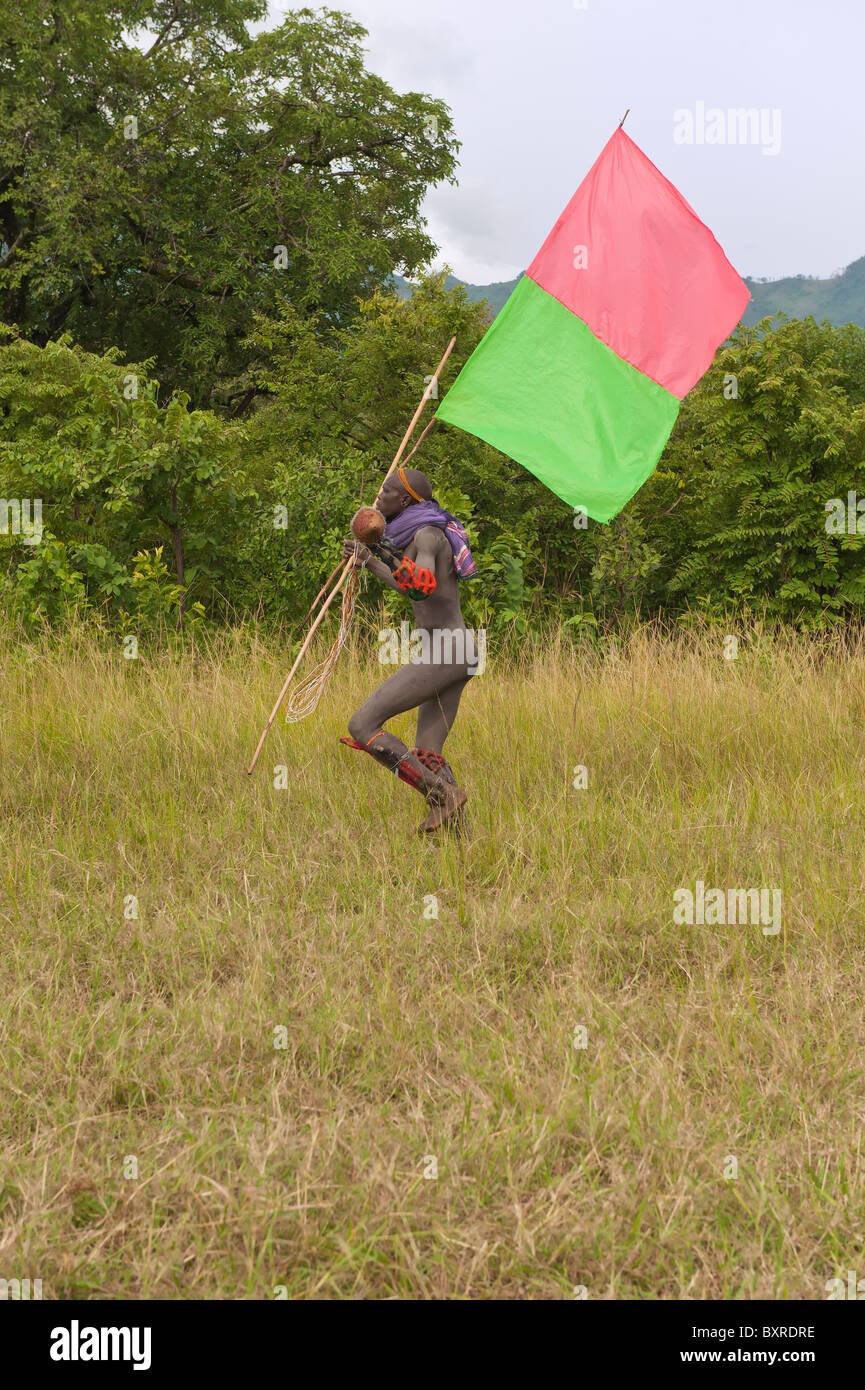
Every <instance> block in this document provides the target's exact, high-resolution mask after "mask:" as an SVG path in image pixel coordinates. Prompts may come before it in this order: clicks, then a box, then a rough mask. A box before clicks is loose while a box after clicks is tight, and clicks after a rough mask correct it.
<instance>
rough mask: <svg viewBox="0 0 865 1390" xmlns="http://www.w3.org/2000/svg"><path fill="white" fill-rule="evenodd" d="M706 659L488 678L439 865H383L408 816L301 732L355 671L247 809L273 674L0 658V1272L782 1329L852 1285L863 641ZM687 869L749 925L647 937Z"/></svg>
mask: <svg viewBox="0 0 865 1390" xmlns="http://www.w3.org/2000/svg"><path fill="white" fill-rule="evenodd" d="M722 641H723V638H722V635H713V634H712V633H711V632H706V633H685V634H683V635H681V636H679V637H677V638H675V639H672V638H671V639H666V638H662V637H659V636H653V635H652V634H651V633H650V632H648V631H645V630H644V631H642V632H638V633H637V634H636V635H635V636H634V637H633V638H632V639H631V640H630V641H629V642H628V643H627V644H623V645H622V644H620V645H618V646H617V645H615V644H614V645H611V646H607V647H606V648H605V649H604V651H603V653H599V652H595V651H594V650H590V649H587V650H585V651H582V650H581V651H580V652H579V653H577V651H576V650H575V649H573V648H572V647H569V646H568V645H567V644H566V643H563V642H561V641H559V640H551V641H550V642H549V644H548V645H547V646H545V647H542V648H541V647H536V648H532V649H530V650H527V651H526V652H525V654H524V659H523V660H522V661H521V662H518V663H515V662H510V663H504V662H503V661H501V660H499V661H497V660H496V655H495V651H494V650H493V651H492V652H491V656H490V660H489V664H488V667H487V671H486V673H485V674H484V675H483V676H481V677H478V678H477V679H476V680H475V682H474V683H473V686H471V687H470V688H469V689H468V691H467V693H466V695H465V697H464V700H463V706H462V710H461V714H460V719H459V721H458V723H457V726H456V729H455V732H454V735H453V737H452V739H451V740H450V741H449V743H448V745H447V748H446V752H447V754H448V756H449V757H450V759H451V761H452V762H453V763H454V766H455V770H456V772H457V775H458V777H459V779H460V781H461V782H462V783H463V784H464V785H465V787H466V789H467V791H468V793H469V798H470V806H471V813H472V822H473V833H472V835H471V838H470V839H469V840H468V841H467V842H463V843H461V842H459V841H454V840H446V841H445V842H439V843H437V842H428V841H424V840H419V839H417V838H416V837H415V835H414V829H415V826H416V825H417V824H418V823H419V822H420V820H421V819H422V817H423V814H424V810H423V803H422V801H421V799H420V797H418V796H417V795H416V794H415V793H413V792H412V791H411V790H410V788H408V787H407V786H404V785H403V784H402V783H400V782H398V781H397V780H396V779H395V778H392V777H388V776H387V774H386V773H384V772H383V771H382V770H381V769H380V768H378V767H377V766H375V764H374V763H373V762H372V760H371V759H368V758H365V757H363V756H362V755H361V754H359V753H354V752H352V751H350V750H348V749H345V748H341V747H340V746H339V745H338V743H337V742H336V739H337V736H338V735H339V734H341V733H345V731H346V721H347V718H348V715H349V713H350V712H351V711H352V709H354V708H355V707H356V705H358V704H359V703H360V702H361V700H362V699H363V698H364V697H365V695H366V694H367V693H368V692H369V690H370V689H371V688H372V686H373V684H374V683H375V682H376V681H378V680H379V679H381V677H382V675H383V674H387V672H382V668H380V667H378V666H377V665H376V664H375V662H374V659H373V658H369V659H365V660H364V661H362V662H361V661H359V660H358V658H356V657H355V658H352V657H349V656H346V657H344V659H343V662H342V664H341V666H340V667H339V669H338V670H337V672H336V675H335V676H334V678H333V680H332V682H331V684H330V686H329V687H328V690H327V692H326V695H325V697H324V700H323V701H322V704H321V706H320V708H319V710H318V713H317V714H316V715H314V716H313V717H312V718H311V719H309V720H308V721H307V722H306V723H304V724H301V725H298V726H295V727H286V726H285V725H284V724H282V723H281V722H280V723H278V724H277V725H276V727H275V728H274V730H273V732H272V734H271V737H270V739H269V741H268V743H267V745H266V748H265V754H264V757H263V759H262V762H261V763H260V765H259V768H258V770H257V772H256V774H255V775H254V776H253V777H252V778H250V777H248V776H247V773H246V766H247V764H248V761H249V758H250V756H251V753H252V750H253V748H254V747H255V743H256V740H257V737H258V733H259V731H260V728H261V726H262V724H263V722H264V718H265V716H266V714H267V712H268V711H269V708H270V705H271V703H272V701H273V698H274V696H275V693H276V691H277V690H278V689H279V686H280V684H281V683H282V679H283V676H284V674H285V671H286V669H287V664H288V653H287V650H286V648H282V649H279V648H278V647H277V646H276V644H274V643H266V642H264V641H262V640H260V639H258V638H255V637H251V636H249V635H247V634H243V633H237V634H233V635H232V634H229V635H227V636H223V637H221V638H220V639H219V640H218V641H216V642H215V643H214V644H213V646H212V647H211V649H210V650H208V651H204V652H199V653H198V654H195V653H193V652H186V653H185V654H184V653H181V654H174V655H171V654H170V653H169V652H161V653H160V652H159V651H150V650H149V648H148V645H147V643H146V642H142V646H141V651H140V655H139V658H138V659H137V660H125V659H124V658H123V656H122V653H121V651H120V648H119V645H118V647H117V649H116V650H112V649H108V648H107V647H106V645H105V644H104V643H103V645H102V646H101V647H100V646H98V645H97V644H95V643H94V642H93V641H92V640H91V639H89V638H87V637H85V636H83V635H79V636H75V635H70V636H69V637H67V638H66V639H65V640H64V641H63V642H62V643H60V644H59V645H55V646H51V645H48V644H46V643H42V644H41V645H40V644H26V643H11V644H10V645H8V646H7V647H6V648H5V649H3V650H2V653H0V668H2V669H0V702H2V710H3V716H2V717H3V766H2V795H0V815H2V819H0V848H2V857H0V865H2V868H0V924H2V933H3V951H2V957H0V987H2V996H3V1000H4V1005H3V1009H2V1015H0V1039H2V1073H0V1087H2V1111H0V1116H2V1119H0V1124H2V1178H0V1190H2V1211H0V1276H3V1277H6V1278H13V1277H27V1276H29V1277H31V1278H38V1277H41V1278H42V1280H43V1291H44V1297H45V1298H71V1297H85V1298H114V1297H121V1298H151V1297H159V1298H204V1299H212V1298H257V1299H258V1298H260V1299H272V1298H273V1297H274V1296H275V1290H277V1289H279V1288H280V1287H283V1288H284V1289H285V1290H286V1292H287V1296H288V1297H289V1298H310V1297H317V1298H393V1297H398V1298H423V1299H427V1298H441V1297H450V1298H489V1297H494V1298H573V1297H574V1296H575V1294H574V1290H575V1288H579V1286H581V1287H582V1288H583V1289H585V1291H586V1295H587V1296H588V1297H589V1298H590V1299H609V1298H618V1299H635V1298H651V1299H673V1298H689V1299H720V1298H755V1297H769V1298H778V1299H785V1298H786V1299H797V1298H817V1299H821V1298H824V1297H825V1296H826V1294H825V1284H826V1281H827V1280H828V1279H830V1278H832V1277H834V1276H836V1275H841V1276H842V1277H843V1276H845V1275H846V1271H847V1270H848V1269H853V1270H857V1269H858V1270H859V1272H860V1274H862V1275H865V1254H863V1238H865V1183H863V1163H865V1156H863V1153H862V1133H863V1123H865V1086H863V1060H862V1058H863V1047H862V1044H863V1023H862V1007H863V1005H862V1001H863V991H865V963H863V961H865V956H863V935H865V933H863V920H865V909H863V896H865V856H863V844H865V825H863V821H865V814H863V808H865V795H863V769H865V677H863V656H865V651H863V648H862V646H861V645H860V646H859V647H858V648H856V649H851V648H850V647H848V648H847V649H846V651H843V650H841V649H840V648H838V649H834V648H832V647H831V646H823V647H820V646H816V645H813V644H807V643H805V642H804V641H800V642H798V643H797V642H796V641H795V640H794V639H788V640H785V641H775V642H772V641H769V640H768V639H767V638H761V637H760V634H759V633H751V634H750V635H748V634H744V635H743V636H742V638H741V643H740V648H739V656H738V659H737V660H725V659H724V656H723V647H722ZM393 727H394V728H395V730H396V731H397V732H403V733H407V734H408V736H409V739H410V741H413V732H414V730H413V725H412V724H411V723H410V722H409V720H408V719H405V720H399V721H396V722H395V724H394V726H393ZM279 764H284V765H286V766H287V768H288V779H287V780H288V785H287V787H285V788H277V787H275V785H274V767H275V766H276V765H279ZM577 765H583V766H585V768H586V770H587V780H588V785H587V787H586V788H585V789H582V788H580V789H577V788H575V787H574V785H573V783H574V780H575V779H574V768H575V767H576V766H577ZM698 879H699V880H702V881H704V882H705V884H706V885H707V886H720V887H742V888H748V887H770V888H776V887H777V888H780V889H781V890H782V894H783V916H782V923H781V930H780V931H779V932H778V933H777V934H776V935H767V934H764V932H763V930H762V929H761V927H760V926H759V925H754V924H745V925H733V926H706V925H703V926H687V925H684V926H683V925H677V924H676V923H675V922H674V916H673V913H674V903H673V893H674V892H675V890H676V889H677V888H679V887H691V888H692V889H693V888H694V885H695V882H696V881H697V880H698ZM430 895H434V897H435V899H436V902H437V911H438V916H437V918H436V917H434V916H433V915H432V913H433V912H434V911H435V907H436V904H434V903H433V901H432V898H431V897H430ZM132 897H134V898H136V899H137V902H138V917H137V920H136V919H135V918H134V917H131V916H128V915H126V916H125V915H124V913H126V914H129V913H131V912H132V911H133V910H134V905H133V904H132V903H131V902H130V899H131V898H132ZM124 904H125V906H124ZM581 1026H582V1027H584V1028H585V1029H586V1033H585V1035H582V1034H580V1033H579V1032H577V1033H576V1034H575V1029H577V1030H579V1028H580V1027H581ZM279 1030H283V1031H279ZM582 1041H585V1044H586V1045H585V1046H579V1045H576V1046H575V1043H577V1044H579V1043H581V1042H582ZM433 1159H434V1160H435V1163H433V1161H432V1160H433ZM731 1160H735V1165H734V1164H733V1163H732V1161H731ZM736 1166H737V1171H738V1176H735V1177H733V1176H725V1174H730V1173H732V1172H733V1171H735V1169H736ZM436 1167H437V1176H425V1174H431V1173H433V1172H435V1170H436ZM136 1168H137V1177H136V1176H135V1171H136Z"/></svg>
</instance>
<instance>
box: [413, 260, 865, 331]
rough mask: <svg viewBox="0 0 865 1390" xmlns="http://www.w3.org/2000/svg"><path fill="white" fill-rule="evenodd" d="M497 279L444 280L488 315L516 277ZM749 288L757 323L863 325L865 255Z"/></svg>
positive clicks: (752, 319) (751, 316)
mask: <svg viewBox="0 0 865 1390" xmlns="http://www.w3.org/2000/svg"><path fill="white" fill-rule="evenodd" d="M393 279H394V284H395V287H396V291H397V293H398V294H399V295H400V296H401V297H402V298H403V299H407V298H408V296H409V294H410V293H411V286H410V285H409V282H408V281H407V280H404V279H403V277H402V276H401V275H395V276H394V277H393ZM521 279H522V276H521V275H518V276H517V278H516V280H498V281H496V282H495V283H494V284H491V285H469V284H467V283H466V282H465V281H464V280H457V279H455V277H454V276H453V275H449V276H448V277H447V279H446V280H445V285H446V286H447V288H448V289H452V288H453V287H454V285H465V289H466V293H467V295H468V297H469V299H470V300H471V301H472V302H473V303H475V302H477V301H478V300H481V299H486V300H487V301H488V303H489V306H490V309H491V310H492V314H491V317H493V318H495V316H496V314H497V313H498V312H499V310H500V309H501V308H502V306H503V305H504V302H505V300H506V299H507V297H508V295H509V294H510V293H511V291H512V290H513V289H514V287H515V286H516V284H517V283H518V281H520V280H521ZM743 279H744V281H745V284H746V285H747V286H748V289H749V290H750V291H751V300H750V303H749V304H748V307H747V309H746V310H745V312H744V314H743V315H742V322H743V323H746V324H751V323H756V322H757V321H758V319H762V318H765V316H766V315H767V314H779V313H784V314H787V315H789V317H790V318H791V319H802V318H805V317H806V316H807V315H808V314H813V316H814V318H815V319H816V320H817V322H818V323H820V322H822V320H823V319H828V320H829V322H830V323H834V324H842V323H858V324H859V325H860V327H862V328H865V256H862V257H861V258H860V259H859V260H858V261H853V262H852V264H851V265H848V267H847V269H846V270H844V271H842V272H841V274H840V275H835V276H832V277H831V278H830V279H828V280H818V279H817V278H816V276H809V275H790V276H788V277H787V278H786V279H784V280H754V279H752V278H751V277H750V276H748V275H745V276H744V277H743Z"/></svg>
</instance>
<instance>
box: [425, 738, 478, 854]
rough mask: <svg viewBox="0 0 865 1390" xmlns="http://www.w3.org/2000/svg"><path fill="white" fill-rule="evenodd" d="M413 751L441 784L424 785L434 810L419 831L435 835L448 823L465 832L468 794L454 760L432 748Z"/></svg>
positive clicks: (449, 827) (431, 809)
mask: <svg viewBox="0 0 865 1390" xmlns="http://www.w3.org/2000/svg"><path fill="white" fill-rule="evenodd" d="M411 755H412V757H414V758H416V759H417V761H418V762H419V763H420V764H421V765H422V766H423V767H424V768H426V769H427V771H428V772H429V773H432V775H433V776H434V777H435V778H436V781H437V785H434V786H430V787H423V788H421V790H423V793H424V795H425V797H426V799H427V805H428V806H429V808H430V812H429V815H428V816H427V818H426V820H425V821H424V822H423V824H422V825H419V826H418V832H417V833H418V834H419V835H431V834H433V833H434V832H435V831H436V830H441V829H443V828H444V827H447V828H448V829H451V830H456V831H457V832H458V833H463V832H465V830H466V828H467V815H466V812H465V811H464V809H463V808H464V806H465V804H466V801H467V800H468V797H467V796H466V794H465V792H464V791H462V790H461V789H460V788H459V787H458V786H457V779H456V778H455V777H454V774H453V768H452V767H451V765H450V763H449V762H447V761H446V760H445V759H444V758H443V757H442V755H441V753H434V752H433V750H432V749H431V748H412V750H411Z"/></svg>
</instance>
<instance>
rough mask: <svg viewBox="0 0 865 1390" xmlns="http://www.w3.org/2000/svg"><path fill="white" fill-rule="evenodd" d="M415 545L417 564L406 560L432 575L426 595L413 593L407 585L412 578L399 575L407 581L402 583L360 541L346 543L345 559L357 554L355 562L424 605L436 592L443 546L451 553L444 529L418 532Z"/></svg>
mask: <svg viewBox="0 0 865 1390" xmlns="http://www.w3.org/2000/svg"><path fill="white" fill-rule="evenodd" d="M414 544H415V546H416V547H417V554H416V556H415V558H414V560H413V561H411V560H408V557H406V560H407V563H408V566H409V567H410V568H411V567H413V568H414V569H415V570H416V571H421V570H426V571H427V572H428V575H431V576H432V584H431V585H430V587H429V588H428V589H427V590H426V592H421V591H420V590H418V591H417V592H412V591H411V588H410V587H409V586H408V585H407V583H406V580H407V577H408V576H407V575H405V574H402V573H401V574H400V575H399V578H401V579H402V581H403V582H402V583H400V582H399V580H398V578H397V577H396V576H395V575H394V574H393V573H392V571H391V569H390V567H389V566H388V565H386V564H385V563H384V561H383V560H380V559H379V558H378V556H377V555H374V554H372V553H371V551H370V550H369V549H368V548H367V547H366V546H365V545H361V544H360V542H357V541H346V542H345V543H344V545H343V556H344V558H345V559H349V558H351V557H352V556H353V555H354V556H355V562H356V563H357V564H363V563H365V564H366V568H367V569H368V570H370V572H371V573H372V574H374V575H375V577H376V579H378V580H380V582H381V583H382V584H384V585H385V586H386V587H387V588H389V589H395V590H396V592H397V593H399V594H404V593H406V592H407V591H408V596H409V598H411V599H412V600H413V601H414V602H416V603H417V602H421V601H422V600H423V599H424V598H428V597H429V595H430V594H431V593H434V592H435V588H436V583H437V580H436V560H437V558H438V557H439V556H440V555H442V554H443V550H442V546H443V545H444V547H445V548H447V549H448V550H449V547H448V543H447V541H446V539H445V537H444V534H443V533H442V531H441V528H440V527H438V526H423V527H422V528H421V529H420V530H419V531H418V532H417V533H416V535H415V538H414ZM403 568H405V567H403Z"/></svg>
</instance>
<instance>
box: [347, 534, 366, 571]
mask: <svg viewBox="0 0 865 1390" xmlns="http://www.w3.org/2000/svg"><path fill="white" fill-rule="evenodd" d="M369 556H370V552H369V550H368V549H367V547H366V546H365V545H361V543H360V541H355V540H350V541H343V543H342V558H343V561H345V560H354V567H355V569H357V567H358V565H363V564H365V562H366V561H367V560H368V559H369Z"/></svg>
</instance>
